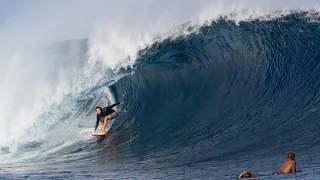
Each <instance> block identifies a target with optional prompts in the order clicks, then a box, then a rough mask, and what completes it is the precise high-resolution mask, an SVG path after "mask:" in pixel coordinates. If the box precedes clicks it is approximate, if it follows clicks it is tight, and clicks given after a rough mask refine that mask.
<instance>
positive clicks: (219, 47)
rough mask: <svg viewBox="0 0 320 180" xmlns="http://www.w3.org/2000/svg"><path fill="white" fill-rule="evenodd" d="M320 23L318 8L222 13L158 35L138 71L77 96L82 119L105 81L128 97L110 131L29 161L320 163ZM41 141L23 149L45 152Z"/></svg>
mask: <svg viewBox="0 0 320 180" xmlns="http://www.w3.org/2000/svg"><path fill="white" fill-rule="evenodd" d="M319 20H320V19H319V14H318V13H316V12H313V11H306V12H299V13H297V12H292V13H289V14H288V15H285V16H282V17H278V18H274V19H271V20H259V19H253V20H250V21H241V22H238V23H235V22H234V21H231V20H228V18H221V19H219V20H217V21H214V22H212V23H210V24H207V25H205V26H202V27H201V28H200V29H199V30H198V31H197V32H194V33H191V34H189V35H187V36H178V37H175V38H168V39H165V40H163V41H161V42H156V43H154V44H152V45H151V46H149V47H148V48H146V49H144V50H141V51H139V52H138V55H139V56H138V57H139V58H138V60H137V61H136V63H135V65H134V66H133V68H131V69H127V70H124V69H122V70H120V74H127V75H126V76H125V77H122V78H121V79H120V80H118V81H117V82H115V83H114V84H112V85H111V86H109V84H110V83H109V80H108V81H107V80H106V81H105V82H104V83H102V85H101V86H95V87H92V89H91V90H90V91H88V92H87V93H84V94H82V95H81V97H80V98H79V97H78V99H77V102H78V105H80V106H81V109H82V110H83V111H84V112H85V114H86V116H85V117H86V118H84V119H86V120H82V122H81V123H83V122H85V121H88V119H89V118H90V119H92V120H90V121H92V122H91V123H92V125H94V121H95V120H94V114H92V113H91V111H92V108H93V107H94V106H95V105H96V104H99V103H100V104H101V103H102V102H103V101H100V100H97V98H101V96H102V95H101V94H102V93H103V92H101V88H103V87H105V86H109V90H110V92H111V94H112V96H113V97H114V98H115V99H116V100H119V99H121V98H123V97H124V98H125V100H126V104H125V106H123V107H120V108H119V111H120V112H121V113H120V116H119V118H118V119H117V120H116V121H115V122H114V124H113V126H112V129H111V130H110V135H108V136H107V137H106V138H104V139H98V140H97V139H90V140H85V141H81V142H77V143H74V144H72V145H65V146H63V147H61V148H60V149H59V150H57V151H55V152H54V153H49V155H46V156H40V157H38V158H34V157H33V158H32V160H24V163H30V164H32V162H36V163H34V165H33V166H28V167H29V168H30V169H37V168H38V169H42V168H43V169H46V168H48V167H50V168H52V169H55V168H57V169H59V168H61V167H63V168H75V169H79V168H80V169H81V168H84V167H85V168H90V169H91V170H96V171H100V170H101V169H103V170H104V169H107V170H109V173H110V172H116V170H119V168H124V167H125V170H126V172H128V173H129V172H135V173H133V174H132V177H140V178H141V176H140V175H141V174H143V173H147V174H148V173H149V174H153V175H152V176H151V177H154V176H157V177H162V178H165V177H166V175H168V174H169V176H170V175H171V177H173V176H175V177H178V178H179V177H180V178H181V177H186V176H188V177H193V178H205V177H212V178H214V177H216V178H218V179H219V178H220V179H221V178H231V179H233V178H234V176H236V175H237V174H238V172H239V173H240V172H241V171H242V170H245V169H246V168H252V169H253V171H260V172H261V171H262V172H266V173H268V172H271V171H276V170H278V169H279V168H280V166H281V164H282V161H283V160H284V158H285V157H284V155H285V153H286V151H295V152H296V153H297V160H298V161H300V162H299V166H300V167H299V168H306V169H313V170H315V171H316V170H319V162H317V161H316V158H312V157H311V155H310V154H312V156H313V157H314V156H319V152H318V149H319V141H320V138H319V137H320V134H319V130H318V129H319V128H320V124H319V122H318V120H319V118H320V113H319V112H320V109H319V101H320V93H319V88H320V49H319V47H320V24H319ZM188 29H189V30H190V31H192V30H191V29H192V27H188ZM108 83H109V84H108ZM86 107H87V108H86ZM88 107H90V108H88ZM81 115H82V116H84V115H83V114H81ZM73 116H75V115H73ZM76 122H77V121H76ZM64 123H65V122H64ZM77 123H79V124H81V123H80V122H77ZM79 126H81V125H79ZM58 127H60V126H58ZM83 136H84V135H83ZM51 138H54V137H51ZM68 138H72V137H68ZM88 142H90V143H88ZM42 143H43V142H33V143H32V144H31V145H29V146H28V147H25V146H24V149H26V148H27V149H29V150H30V149H31V150H30V151H31V152H32V151H39V149H41V145H42ZM106 157H107V158H106ZM59 158H63V160H62V159H61V160H57V159H59ZM40 162H41V163H40ZM92 163H93V164H94V165H92ZM22 164H23V163H22ZM57 164H59V165H57ZM101 165H103V167H101ZM14 166H15V165H13V164H10V165H7V166H6V167H7V168H9V167H14ZM40 167H41V168H40ZM45 167H46V168H45ZM58 167H59V168H58ZM275 167H276V168H275ZM27 169H28V168H27ZM137 169H140V171H139V172H141V173H140V174H139V172H137ZM141 169H143V170H141ZM172 169H174V170H172ZM190 169H191V171H189V170H190ZM86 170H87V169H86ZM112 170H115V171H112ZM131 170H132V171H131ZM162 171H166V175H163V174H161V173H160V172H162ZM126 172H124V174H126ZM178 172H179V173H178ZM159 174H161V175H159ZM146 178H147V177H146ZM268 178H271V177H268Z"/></svg>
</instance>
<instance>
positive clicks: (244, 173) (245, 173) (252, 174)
mask: <svg viewBox="0 0 320 180" xmlns="http://www.w3.org/2000/svg"><path fill="white" fill-rule="evenodd" d="M259 176H260V174H258V173H250V172H248V171H243V172H242V173H241V174H240V175H239V176H238V178H239V179H240V178H250V177H259Z"/></svg>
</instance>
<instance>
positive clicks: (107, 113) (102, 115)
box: [93, 100, 124, 133]
mask: <svg viewBox="0 0 320 180" xmlns="http://www.w3.org/2000/svg"><path fill="white" fill-rule="evenodd" d="M119 104H124V101H123V100H121V101H120V102H118V103H115V104H112V105H111V106H108V107H105V108H101V107H99V106H98V107H96V113H97V122H96V126H95V128H94V131H93V133H95V132H96V130H97V128H98V125H99V122H101V123H102V124H103V127H102V129H101V133H106V131H105V129H106V128H107V127H108V120H112V119H114V118H116V117H117V116H118V113H117V112H116V111H115V110H114V109H112V108H113V107H115V106H117V105H119Z"/></svg>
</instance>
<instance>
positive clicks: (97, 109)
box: [96, 106, 101, 114]
mask: <svg viewBox="0 0 320 180" xmlns="http://www.w3.org/2000/svg"><path fill="white" fill-rule="evenodd" d="M96 113H97V114H101V107H99V106H97V107H96Z"/></svg>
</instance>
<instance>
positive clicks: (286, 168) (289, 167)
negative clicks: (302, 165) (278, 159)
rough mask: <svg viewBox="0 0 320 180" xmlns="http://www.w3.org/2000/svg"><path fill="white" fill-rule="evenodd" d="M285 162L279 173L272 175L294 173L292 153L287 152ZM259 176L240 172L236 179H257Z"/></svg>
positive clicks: (294, 164)
mask: <svg viewBox="0 0 320 180" xmlns="http://www.w3.org/2000/svg"><path fill="white" fill-rule="evenodd" d="M286 156H287V160H286V161H285V162H284V163H283V165H282V167H281V168H280V172H273V173H272V174H290V173H296V172H297V171H296V160H295V153H294V152H287V155H286ZM258 176H260V174H258V173H250V172H248V171H244V172H242V173H241V174H240V175H239V176H238V178H239V179H240V178H250V177H258Z"/></svg>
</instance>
